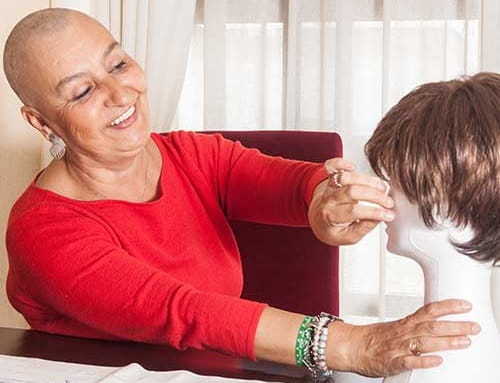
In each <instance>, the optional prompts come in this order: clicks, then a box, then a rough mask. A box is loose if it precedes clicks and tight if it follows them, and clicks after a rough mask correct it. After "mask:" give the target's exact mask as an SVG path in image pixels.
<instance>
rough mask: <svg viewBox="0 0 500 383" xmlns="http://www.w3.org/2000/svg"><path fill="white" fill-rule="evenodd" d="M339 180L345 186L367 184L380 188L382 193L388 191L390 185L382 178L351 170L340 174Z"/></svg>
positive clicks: (370, 186)
mask: <svg viewBox="0 0 500 383" xmlns="http://www.w3.org/2000/svg"><path fill="white" fill-rule="evenodd" d="M329 174H331V173H329ZM338 181H339V183H340V184H341V185H342V186H343V187H346V186H350V185H359V186H366V187H369V188H373V189H376V190H380V191H381V192H382V193H386V191H387V187H388V186H387V185H386V184H385V183H384V182H383V181H382V180H381V179H380V178H377V177H372V176H369V175H368V174H362V173H356V172H351V171H344V172H343V173H342V174H341V175H339V178H338ZM332 186H334V185H332Z"/></svg>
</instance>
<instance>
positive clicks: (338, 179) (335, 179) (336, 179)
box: [328, 170, 344, 188]
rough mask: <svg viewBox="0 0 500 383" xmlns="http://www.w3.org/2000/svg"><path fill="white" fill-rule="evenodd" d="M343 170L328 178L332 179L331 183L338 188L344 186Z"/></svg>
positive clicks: (335, 171) (334, 172) (333, 173)
mask: <svg viewBox="0 0 500 383" xmlns="http://www.w3.org/2000/svg"><path fill="white" fill-rule="evenodd" d="M343 172H344V171H343V170H334V171H333V172H332V173H331V174H330V175H329V176H328V178H329V179H330V183H331V184H333V186H335V187H336V188H342V187H344V185H343V184H342V173H343Z"/></svg>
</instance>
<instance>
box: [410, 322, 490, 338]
mask: <svg viewBox="0 0 500 383" xmlns="http://www.w3.org/2000/svg"><path fill="white" fill-rule="evenodd" d="M480 331H481V328H480V327H479V325H478V324H477V323H474V322H454V321H428V322H421V323H419V324H418V325H417V326H416V329H415V334H416V335H417V336H428V335H431V336H459V335H476V334H478V333H479V332H480Z"/></svg>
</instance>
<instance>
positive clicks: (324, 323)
mask: <svg viewBox="0 0 500 383" xmlns="http://www.w3.org/2000/svg"><path fill="white" fill-rule="evenodd" d="M336 320H340V321H342V319H340V318H339V317H337V316H335V315H333V314H328V313H323V312H322V313H321V314H319V315H316V316H315V317H313V318H312V320H311V321H310V322H309V326H310V327H311V329H312V336H311V338H310V344H309V345H308V346H307V347H306V349H308V350H309V355H308V356H307V357H305V358H304V359H303V362H304V365H305V366H306V367H307V369H308V370H309V371H310V372H311V375H312V377H313V379H314V381H316V380H318V379H319V380H322V379H323V378H327V377H329V376H331V374H332V371H331V370H330V369H329V368H328V366H327V365H326V342H327V340H328V326H329V325H330V323H332V322H334V321H336Z"/></svg>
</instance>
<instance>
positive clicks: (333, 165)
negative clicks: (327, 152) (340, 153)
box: [325, 158, 356, 174]
mask: <svg viewBox="0 0 500 383" xmlns="http://www.w3.org/2000/svg"><path fill="white" fill-rule="evenodd" d="M355 168H356V167H355V166H354V164H353V163H352V162H349V161H347V160H345V159H343V158H331V159H329V160H327V161H325V170H326V172H327V173H328V174H332V173H334V172H336V171H339V170H343V171H353V170H354V169H355Z"/></svg>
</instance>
